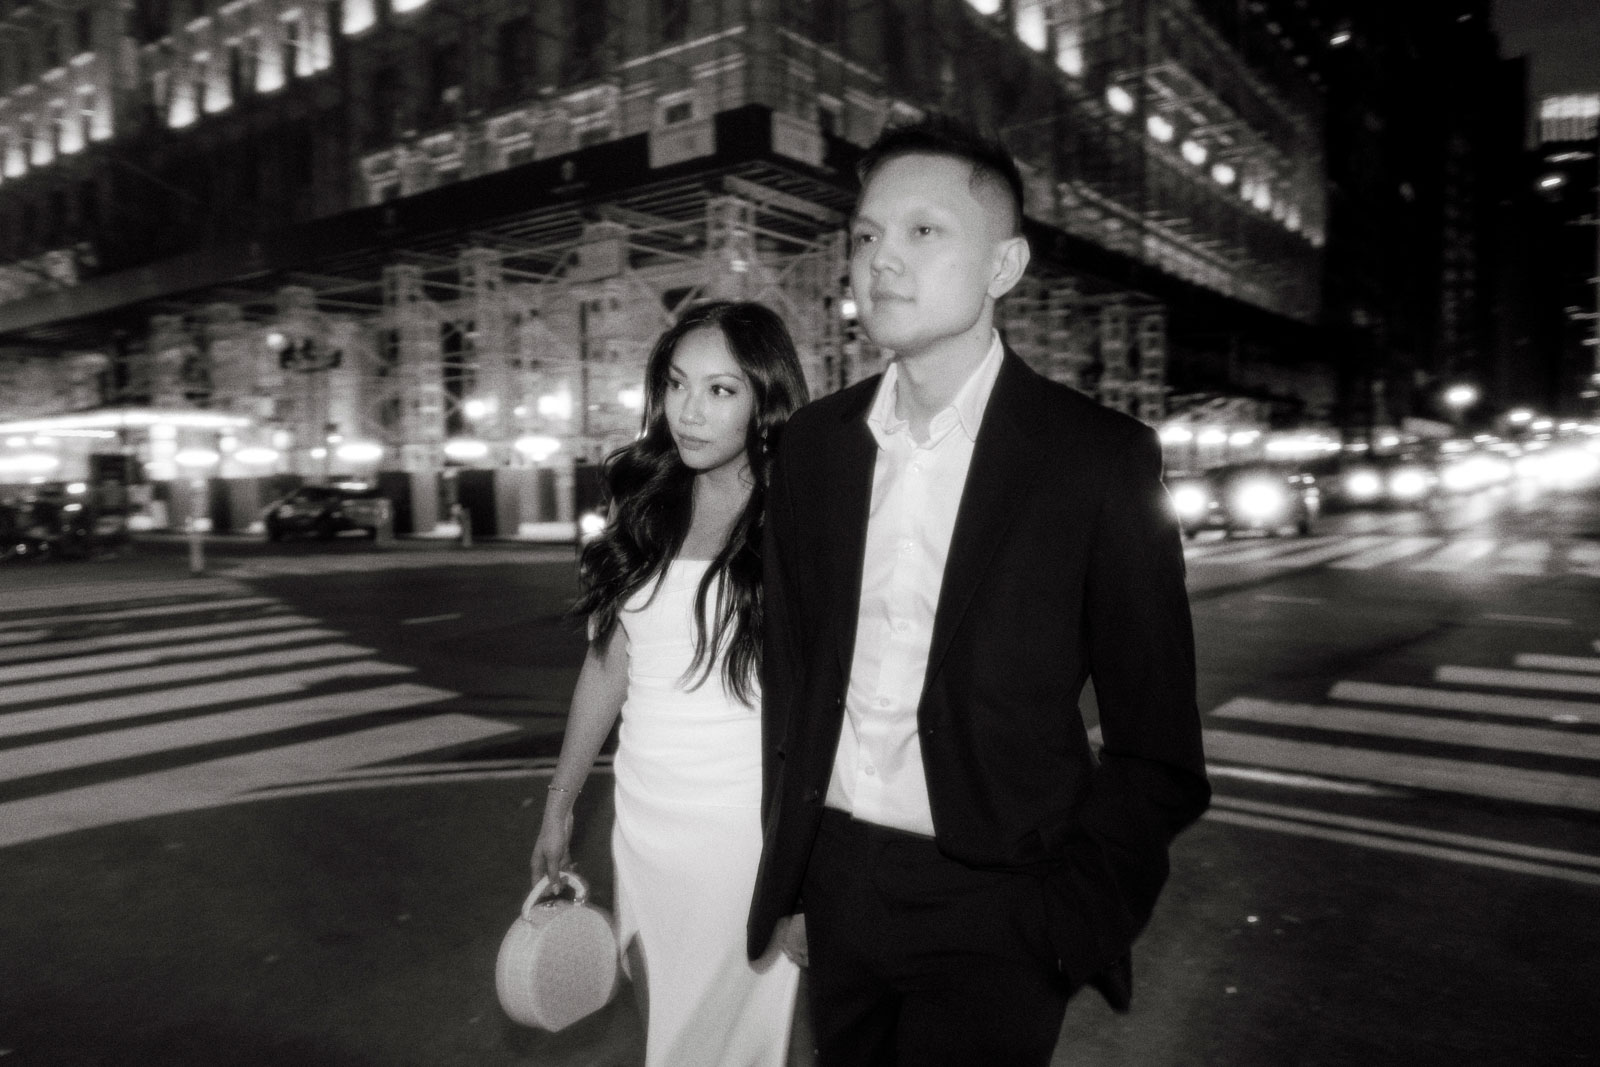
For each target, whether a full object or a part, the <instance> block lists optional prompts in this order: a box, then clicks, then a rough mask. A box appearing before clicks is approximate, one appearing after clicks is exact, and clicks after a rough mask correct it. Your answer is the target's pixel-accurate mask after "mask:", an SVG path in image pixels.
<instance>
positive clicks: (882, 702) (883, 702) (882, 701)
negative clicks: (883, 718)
mask: <svg viewBox="0 0 1600 1067" xmlns="http://www.w3.org/2000/svg"><path fill="white" fill-rule="evenodd" d="M888 706H889V698H888V697H879V698H878V707H880V708H886V707H888Z"/></svg>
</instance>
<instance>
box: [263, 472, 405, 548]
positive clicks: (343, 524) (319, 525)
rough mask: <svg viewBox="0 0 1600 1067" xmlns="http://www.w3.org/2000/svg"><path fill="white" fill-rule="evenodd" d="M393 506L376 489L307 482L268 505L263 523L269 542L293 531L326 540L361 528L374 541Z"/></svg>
mask: <svg viewBox="0 0 1600 1067" xmlns="http://www.w3.org/2000/svg"><path fill="white" fill-rule="evenodd" d="M393 518H394V511H393V506H392V505H391V504H390V503H389V500H388V498H387V497H384V496H381V495H379V493H378V491H377V490H376V489H368V488H364V487H363V488H356V487H353V486H348V485H303V486H301V487H300V488H299V489H296V490H294V491H293V492H292V493H290V494H289V495H288V496H286V497H284V498H283V499H281V500H275V501H273V502H272V503H271V504H268V505H267V508H266V510H265V511H264V512H263V513H262V516H261V522H262V525H263V526H265V527H266V531H267V540H268V541H281V540H283V539H284V538H285V537H287V536H289V535H291V534H310V535H312V536H314V537H320V538H322V539H324V540H326V539H328V538H332V537H337V536H338V535H339V534H341V533H344V532H345V531H347V530H360V531H362V532H363V533H365V534H366V535H367V536H369V537H371V538H373V539H374V540H376V539H377V537H378V531H379V530H380V529H382V528H383V527H385V526H387V525H389V523H391V522H392V521H393Z"/></svg>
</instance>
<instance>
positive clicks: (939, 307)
mask: <svg viewBox="0 0 1600 1067" xmlns="http://www.w3.org/2000/svg"><path fill="white" fill-rule="evenodd" d="M971 179H972V165H971V164H970V163H967V162H965V161H964V160H957V159H951V158H949V157H946V156H934V155H905V156H897V157H895V158H893V159H890V160H888V161H887V162H885V163H883V164H882V165H880V166H879V167H878V169H877V170H876V171H874V172H873V174H872V177H871V178H870V179H868V181H867V186H866V188H865V189H863V190H862V191H861V201H860V203H859V204H858V205H857V207H856V214H855V218H854V219H853V221H852V222H851V226H850V286H851V289H852V290H853V291H854V294H855V299H856V306H857V307H858V308H859V311H860V315H861V322H862V325H864V326H865V327H866V329H867V335H868V336H869V337H871V338H872V340H873V341H874V342H875V343H876V344H878V345H881V346H883V347H884V348H889V349H893V350H894V352H895V354H896V355H898V356H906V355H913V356H914V355H916V354H917V353H918V352H921V351H924V350H926V349H928V348H930V347H933V346H936V345H938V344H939V343H940V342H941V341H944V340H947V339H950V338H954V337H957V336H960V335H962V334H964V333H966V332H968V331H970V330H972V329H973V327H974V326H975V325H976V324H977V323H978V319H979V316H980V314H981V313H982V311H983V307H984V301H985V299H986V298H987V297H988V296H989V295H990V286H991V284H992V283H993V282H994V280H995V274H996V270H997V268H998V265H999V254H1000V245H1001V242H1003V241H1004V240H1005V239H1006V238H1008V237H1010V236H1011V234H1010V233H1009V232H1008V231H1009V223H1010V216H1009V213H1008V207H1007V205H1006V203H1005V200H1004V193H1003V192H1001V191H1000V190H997V189H995V188H994V187H993V186H992V185H989V184H988V183H979V184H977V185H974V184H973V183H972V180H971ZM994 295H996V296H998V295H999V294H998V293H997V294H994Z"/></svg>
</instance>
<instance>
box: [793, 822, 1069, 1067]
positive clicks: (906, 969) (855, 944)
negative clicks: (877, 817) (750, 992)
mask: <svg viewBox="0 0 1600 1067" xmlns="http://www.w3.org/2000/svg"><path fill="white" fill-rule="evenodd" d="M803 893H804V903H805V913H806V938H807V941H808V943H809V952H810V964H811V965H810V967H809V969H808V970H807V972H806V974H807V979H806V980H807V985H808V992H809V994H810V999H811V1017H812V1027H813V1029H814V1031H815V1036H816V1042H817V1049H818V1064H819V1067H857V1065H861V1067H865V1065H874V1067H876V1065H899V1067H980V1065H982V1067H990V1065H995V1064H1005V1065H1007V1067H1029V1065H1037V1067H1046V1065H1048V1064H1049V1062H1050V1058H1051V1056H1052V1054H1053V1053H1054V1051H1055V1047H1056V1041H1057V1039H1058V1038H1059V1036H1060V1034H1061V1022H1062V1018H1063V1017H1064V1015H1065V1013H1066V1007H1067V998H1068V996H1069V995H1070V993H1071V989H1070V988H1069V986H1068V984H1067V982H1066V980H1065V979H1063V978H1062V977H1061V976H1060V975H1059V974H1058V973H1056V970H1055V962H1054V958H1055V954H1054V952H1053V951H1052V950H1051V949H1050V948H1049V945H1048V940H1047V938H1046V935H1045V926H1044V897H1043V892H1042V886H1041V885H1040V883H1039V882H1038V880H1037V879H1036V878H1034V877H1033V876H1032V875H1029V874H1026V873H1021V872H1010V871H987V870H976V869H974V868H971V867H968V866H966V865H964V864H961V863H957V862H956V861H954V860H951V859H947V858H945V857H944V856H943V855H942V854H941V853H940V852H939V849H938V847H937V846H935V845H934V843H933V841H932V840H931V839H929V838H925V837H920V836H918V835H915V834H908V833H903V832H901V831H898V830H891V829H888V828H886V827H881V826H875V825H873V824H871V823H865V822H859V821H856V820H855V819H852V818H851V817H850V816H849V815H847V814H845V813H843V812H837V811H832V810H829V811H825V812H824V813H823V819H822V827H821V829H820V830H819V831H818V834H817V841H816V845H815V847H814V848H813V850H812V853H811V861H810V866H809V867H808V869H807V871H806V878H805V886H804V890H803Z"/></svg>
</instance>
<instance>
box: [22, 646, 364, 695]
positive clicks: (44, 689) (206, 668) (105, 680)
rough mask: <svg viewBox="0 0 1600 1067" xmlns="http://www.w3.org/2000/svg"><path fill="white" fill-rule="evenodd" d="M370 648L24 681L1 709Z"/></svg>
mask: <svg viewBox="0 0 1600 1067" xmlns="http://www.w3.org/2000/svg"><path fill="white" fill-rule="evenodd" d="M372 651H373V650H372V649H370V648H366V647H363V646H361V645H347V644H342V643H335V644H329V645H317V646H313V647H309V648H289V649H282V650H277V651H272V652H262V653H259V654H257V655H253V656H238V657H235V658H234V659H228V660H221V659H210V660H199V661H196V662H192V663H166V664H162V665H160V666H157V667H142V668H138V669H135V670H126V671H110V672H107V673H105V674H91V675H84V676H77V677H72V678H54V679H50V680H48V681H42V682H25V683H23V684H21V685H3V686H0V707H4V706H5V705H6V704H28V703H32V702H34V701H38V700H61V699H64V698H66V697H72V696H87V695H89V694H91V693H104V692H108V691H111V690H116V689H134V688H138V687H141V686H153V685H161V686H164V685H168V684H170V683H172V682H180V681H187V680H189V679H193V678H206V677H212V676H216V675H240V674H246V673H249V672H250V671H259V670H270V669H272V668H274V667H293V666H304V665H307V664H311V663H317V662H322V661H327V660H351V659H360V658H362V657H365V656H370V655H372Z"/></svg>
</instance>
